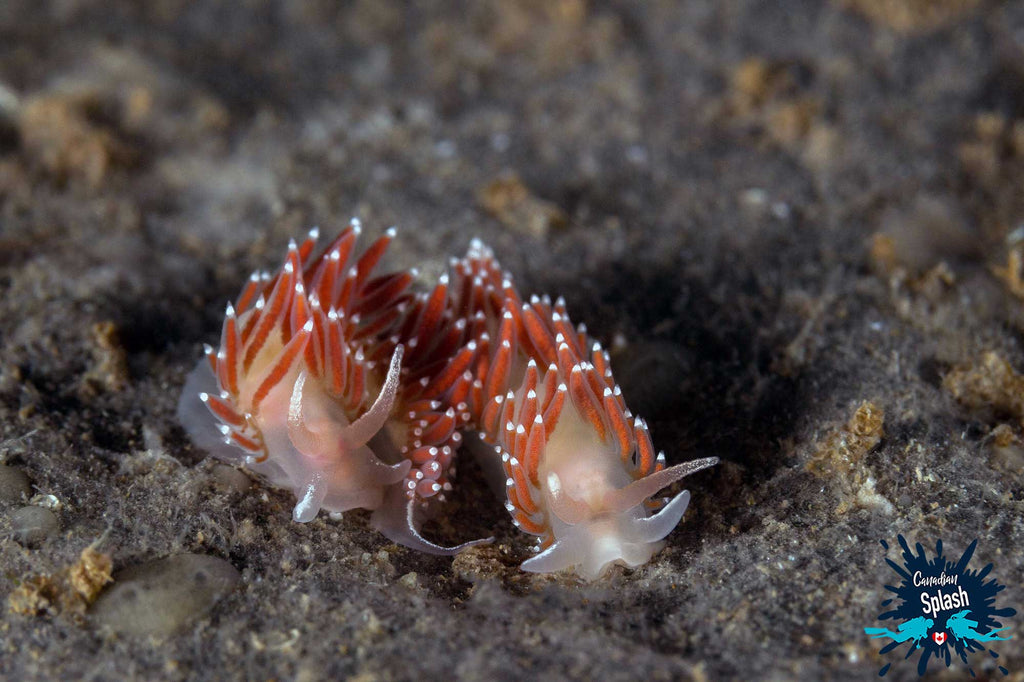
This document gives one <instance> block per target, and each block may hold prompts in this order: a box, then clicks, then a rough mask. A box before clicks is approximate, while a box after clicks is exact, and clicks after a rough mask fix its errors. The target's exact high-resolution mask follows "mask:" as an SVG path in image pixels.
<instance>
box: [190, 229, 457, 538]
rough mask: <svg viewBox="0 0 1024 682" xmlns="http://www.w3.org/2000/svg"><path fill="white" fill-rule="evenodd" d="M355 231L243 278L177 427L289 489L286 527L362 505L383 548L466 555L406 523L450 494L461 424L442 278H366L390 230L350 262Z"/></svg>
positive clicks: (452, 329) (311, 243) (305, 247)
mask: <svg viewBox="0 0 1024 682" xmlns="http://www.w3.org/2000/svg"><path fill="white" fill-rule="evenodd" d="M358 234H359V225H358V222H357V221H353V224H352V225H351V226H350V227H349V228H348V229H346V230H344V231H343V232H342V233H341V234H340V235H339V236H338V237H337V238H336V239H335V240H334V241H333V242H332V243H331V244H330V245H328V247H327V248H326V249H325V250H324V252H323V254H322V255H321V256H319V257H318V258H311V257H310V256H311V254H312V251H313V249H314V248H315V245H316V241H317V236H318V235H317V233H316V231H315V230H314V231H313V232H312V233H310V236H309V238H308V239H307V240H306V241H305V242H303V244H302V245H301V246H296V245H295V243H292V244H291V245H290V247H289V249H288V255H287V258H286V260H285V263H284V265H283V266H282V267H281V270H280V271H279V272H278V273H277V274H276V275H275V276H273V277H271V276H270V275H263V274H259V273H256V274H254V275H253V276H252V277H251V278H250V280H249V283H248V284H247V285H246V287H245V288H244V289H243V291H242V294H241V295H240V297H239V299H238V301H237V302H236V303H235V304H234V305H228V308H227V312H226V315H225V320H224V326H223V329H222V333H221V343H220V347H219V348H218V349H216V350H215V349H213V348H210V347H207V350H206V358H205V359H204V360H202V361H200V363H199V365H198V366H197V367H196V369H195V370H194V371H193V372H192V373H191V374H190V375H189V378H188V381H187V382H186V385H185V389H184V391H183V393H182V397H181V400H180V402H179V407H178V416H179V420H180V421H181V423H182V424H183V425H184V427H185V428H186V430H187V431H188V432H189V435H190V436H191V437H192V440H193V442H195V443H196V444H197V445H199V446H200V447H202V448H204V449H206V450H207V451H209V452H210V453H211V454H213V455H214V456H216V457H218V458H220V459H223V460H226V461H228V462H231V463H234V464H244V466H245V467H246V468H248V469H250V470H251V471H253V472H255V473H257V474H260V475H262V476H263V477H265V478H266V479H267V480H268V481H269V482H270V483H271V484H273V485H276V486H280V487H283V488H288V489H290V490H291V491H292V492H293V493H294V494H295V497H296V498H297V502H296V504H295V508H294V510H293V512H292V515H293V518H294V519H295V520H296V521H300V522H306V521H311V520H312V519H314V518H315V517H316V515H317V513H318V512H319V511H320V510H321V509H325V510H327V511H332V512H340V511H346V510H349V509H354V508H364V509H370V510H374V514H373V516H372V518H371V523H372V524H373V525H374V526H375V527H377V528H378V529H379V530H381V531H382V532H383V533H384V534H385V535H387V536H388V537H389V538H391V539H392V540H394V541H395V542H398V543H401V544H404V545H407V546H409V547H413V548H415V549H420V550H423V551H427V552H433V553H438V554H450V553H454V552H456V551H459V550H460V549H462V548H463V547H465V546H466V545H460V546H458V547H442V546H440V545H436V544H434V543H432V542H430V541H428V540H426V539H425V538H423V537H422V536H421V535H420V533H419V530H418V524H419V521H420V517H421V516H423V514H424V513H425V511H426V507H427V501H441V500H443V499H444V494H443V492H444V491H445V490H447V489H450V487H451V486H450V483H449V478H450V477H451V476H452V475H453V473H454V471H453V467H452V464H453V460H454V455H455V451H456V450H457V448H458V445H459V443H460V442H461V434H459V433H458V432H457V431H456V426H457V425H458V424H457V421H458V419H459V417H460V416H461V415H460V413H457V411H456V410H455V409H453V408H451V407H449V398H450V397H451V396H452V395H453V393H455V392H457V391H459V390H464V387H463V384H464V383H465V382H464V381H461V379H462V377H461V370H459V371H458V372H454V374H455V376H452V374H453V371H452V368H451V367H450V364H451V363H452V362H456V361H458V362H462V363H464V364H465V365H468V364H469V363H470V362H471V361H472V359H473V358H474V357H475V347H476V346H475V344H470V347H468V348H464V346H467V343H466V339H465V338H464V336H465V333H466V331H465V330H466V325H465V323H459V322H458V321H454V320H453V319H452V316H451V314H449V313H447V311H446V309H445V304H446V303H447V299H448V287H447V279H446V278H442V281H441V283H439V284H438V286H437V287H435V289H434V290H433V291H432V292H430V293H429V294H414V293H412V292H410V291H409V288H410V285H411V284H412V282H413V277H414V273H412V272H396V273H391V274H386V275H380V276H371V274H372V272H373V270H374V268H375V266H376V265H377V263H378V261H379V260H380V258H381V257H382V256H383V254H384V251H385V249H386V248H387V246H388V243H389V242H390V241H391V238H392V237H393V236H394V231H393V230H389V231H388V232H387V234H386V235H385V236H384V237H381V238H380V239H378V240H377V241H376V242H374V243H373V244H372V245H371V246H370V247H369V248H368V249H367V250H366V251H365V252H364V253H363V255H362V256H360V257H359V258H358V259H352V251H353V247H354V244H355V241H356V237H357V236H358ZM350 260H353V261H354V262H351V263H350ZM236 311H237V312H236ZM455 369H456V370H458V369H459V368H458V367H456V368H455ZM428 372H437V373H438V376H436V377H434V380H433V381H430V380H428V381H423V380H421V379H422V378H424V377H427V374H428ZM465 420H468V415H466V416H465V419H464V421H465ZM469 544H472V543H469Z"/></svg>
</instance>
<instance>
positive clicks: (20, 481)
mask: <svg viewBox="0 0 1024 682" xmlns="http://www.w3.org/2000/svg"><path fill="white" fill-rule="evenodd" d="M31 495H32V485H31V484H30V483H29V480H28V476H26V475H25V472H24V471H22V470H21V469H16V468H14V467H12V466H7V465H6V464H0V504H4V503H15V502H24V501H25V500H27V499H28V498H29V497H31Z"/></svg>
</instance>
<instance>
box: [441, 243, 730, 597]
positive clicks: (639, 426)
mask: <svg viewBox="0 0 1024 682" xmlns="http://www.w3.org/2000/svg"><path fill="white" fill-rule="evenodd" d="M458 271H459V272H461V273H462V276H463V279H466V280H470V281H475V282H477V285H476V288H477V289H480V290H482V291H484V292H487V293H489V294H490V293H495V294H498V292H500V294H498V295H495V296H493V297H492V296H479V297H477V298H475V299H474V300H472V301H470V302H469V303H468V304H467V310H466V314H468V315H470V316H477V317H483V319H484V323H483V325H482V326H481V330H480V331H479V332H478V333H479V335H480V338H482V339H484V340H486V342H487V343H486V346H485V347H486V349H487V351H488V352H487V353H486V354H482V355H481V358H480V360H479V361H478V363H477V369H476V372H477V379H478V381H479V382H480V384H481V386H482V387H483V390H482V392H481V394H480V399H479V400H478V401H477V402H476V403H474V425H475V426H476V427H477V428H478V429H480V431H481V435H482V438H483V440H484V442H485V443H488V444H490V446H491V447H492V448H493V452H494V454H495V456H496V457H499V458H500V460H501V465H502V467H503V469H504V473H505V476H506V479H505V495H506V499H507V502H506V505H505V506H506V508H507V509H508V511H509V513H510V514H511V516H512V520H513V523H514V524H515V525H516V526H517V527H518V528H520V529H521V530H523V531H525V532H527V533H530V534H532V535H536V536H538V537H539V539H538V544H537V550H538V554H537V555H536V556H535V557H533V558H531V559H529V560H527V561H526V562H525V563H524V564H523V568H524V569H525V570H531V571H553V570H562V569H566V568H570V567H573V568H575V570H576V572H577V573H579V574H580V575H581V576H583V577H584V578H586V579H593V578H596V577H598V576H599V575H601V574H602V573H603V572H604V571H605V570H606V569H607V567H608V566H609V565H611V564H613V563H617V562H618V563H624V564H626V565H627V566H631V567H635V566H639V565H641V564H643V563H645V562H646V561H648V560H649V559H650V557H651V556H652V555H653V554H654V552H655V551H657V550H658V549H659V548H660V540H661V539H662V538H664V537H665V536H666V535H668V533H669V532H670V531H671V530H672V529H673V528H674V527H675V526H676V524H677V523H678V522H679V521H680V519H681V518H682V516H683V513H684V512H685V511H686V507H687V504H688V501H689V493H688V492H683V493H680V494H679V495H677V496H676V497H675V498H674V499H673V500H672V501H671V502H668V504H667V505H665V506H664V507H663V508H661V509H660V511H658V512H657V513H655V514H653V515H651V511H652V510H654V509H658V508H660V507H661V506H662V504H663V501H661V500H656V499H655V500H652V499H650V498H651V496H653V495H655V494H656V493H658V491H660V490H661V489H662V488H664V487H666V486H667V485H670V484H671V483H673V482H675V481H677V480H679V479H680V478H682V477H684V476H687V475H689V474H692V473H695V472H697V471H700V470H701V469H704V468H707V467H710V466H712V465H714V464H716V463H717V461H718V460H717V459H716V458H706V459H701V460H695V461H693V462H688V463H685V464H679V465H676V466H673V467H670V468H666V465H665V457H664V455H663V454H656V453H655V451H654V447H653V444H652V442H651V438H650V434H649V432H648V429H647V425H646V423H645V422H644V421H643V420H642V419H639V418H637V417H634V416H633V415H632V414H631V413H630V411H629V409H628V408H627V407H626V404H625V401H624V399H623V397H622V391H621V390H620V389H619V387H618V385H617V384H616V383H615V380H614V378H613V376H612V371H611V363H610V358H609V357H608V354H607V352H606V351H604V349H603V348H602V347H601V345H600V344H599V343H596V342H594V341H593V340H591V339H590V338H589V336H588V335H587V333H586V330H585V328H584V327H582V325H581V326H579V327H575V326H573V324H572V322H571V321H570V319H569V315H568V312H567V311H566V308H565V302H564V301H563V300H562V299H558V300H556V301H554V302H552V301H551V299H549V298H547V297H532V298H531V299H530V301H529V302H527V303H523V302H522V299H521V298H520V297H519V295H518V294H517V293H516V292H515V289H514V287H513V286H512V284H511V278H510V277H508V276H507V275H506V274H505V273H503V272H502V271H501V268H500V267H499V266H498V265H497V263H495V262H494V260H493V256H492V254H491V253H490V251H489V250H488V249H486V247H483V246H482V245H480V244H474V245H472V246H471V248H470V251H469V254H468V255H467V257H466V258H465V259H464V260H463V261H462V263H461V264H460V266H459V268H458ZM498 301H500V302H501V305H500V306H499V305H497V302H498ZM481 345H482V346H483V345H484V344H481Z"/></svg>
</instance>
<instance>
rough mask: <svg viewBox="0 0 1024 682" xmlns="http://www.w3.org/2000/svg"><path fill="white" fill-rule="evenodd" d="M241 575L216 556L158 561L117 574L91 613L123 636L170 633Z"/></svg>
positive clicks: (189, 621)
mask: <svg viewBox="0 0 1024 682" xmlns="http://www.w3.org/2000/svg"><path fill="white" fill-rule="evenodd" d="M240 577H241V576H240V574H239V573H238V570H237V569H235V567H234V566H232V565H231V564H229V563H228V562H227V561H224V560H223V559H218V558H217V557H212V556H204V555H202V554H179V555H177V556H171V557H167V558H165V559H158V560H156V561H151V562H149V563H146V564H141V565H139V566H133V567H131V568H127V569H125V570H123V571H120V572H118V573H117V574H115V575H114V585H113V586H112V587H110V589H108V590H106V591H104V593H103V594H101V595H100V598H99V599H97V600H96V603H95V604H94V605H93V607H92V611H91V613H92V616H93V619H94V620H95V621H96V623H98V624H99V625H102V626H106V627H108V628H110V629H111V630H113V631H114V632H117V633H120V634H134V635H143V636H145V635H150V636H153V637H168V636H170V635H172V634H174V633H175V632H178V631H179V630H181V629H183V628H185V627H187V626H189V625H192V624H193V623H195V622H197V621H198V620H200V619H201V618H203V617H204V616H205V615H206V614H207V613H209V611H210V609H212V608H213V606H214V604H216V603H217V602H218V601H219V600H220V599H221V598H222V597H223V596H224V595H226V594H227V593H228V592H230V591H231V590H232V589H233V588H234V587H235V585H236V584H237V583H238V581H239V579H240Z"/></svg>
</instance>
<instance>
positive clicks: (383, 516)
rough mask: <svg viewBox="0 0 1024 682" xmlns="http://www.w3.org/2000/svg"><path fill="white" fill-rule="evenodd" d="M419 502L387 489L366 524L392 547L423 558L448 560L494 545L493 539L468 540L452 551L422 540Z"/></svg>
mask: <svg viewBox="0 0 1024 682" xmlns="http://www.w3.org/2000/svg"><path fill="white" fill-rule="evenodd" d="M422 507H423V502H420V501H418V500H416V499H414V498H412V497H409V496H408V495H407V494H405V493H404V492H403V491H402V490H401V489H399V488H392V489H389V490H388V492H387V493H386V495H385V499H384V503H383V504H382V505H381V506H380V507H378V508H377V509H375V510H374V512H373V515H372V516H371V517H370V524H371V525H372V526H373V527H374V528H376V529H377V530H379V531H380V532H381V533H382V534H384V536H385V537H387V539H389V540H391V541H392V542H394V543H397V544H399V545H402V546H403V547H408V548H409V549H415V550H419V551H421V552H424V553H426V554H436V555H439V556H452V555H455V554H458V553H459V552H461V551H462V550H464V549H467V548H469V547H475V546H477V545H486V544H490V543H492V542H494V538H493V537H489V538H483V539H480V540H470V541H469V542H463V543H462V544H460V545H456V546H454V547H445V546H444V545H439V544H437V543H435V542H431V541H430V540H428V539H426V538H425V537H423V535H422V534H421V533H420V531H419V525H420V523H419V522H420V519H419V517H420V516H421V509H422Z"/></svg>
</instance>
